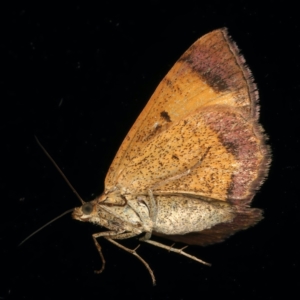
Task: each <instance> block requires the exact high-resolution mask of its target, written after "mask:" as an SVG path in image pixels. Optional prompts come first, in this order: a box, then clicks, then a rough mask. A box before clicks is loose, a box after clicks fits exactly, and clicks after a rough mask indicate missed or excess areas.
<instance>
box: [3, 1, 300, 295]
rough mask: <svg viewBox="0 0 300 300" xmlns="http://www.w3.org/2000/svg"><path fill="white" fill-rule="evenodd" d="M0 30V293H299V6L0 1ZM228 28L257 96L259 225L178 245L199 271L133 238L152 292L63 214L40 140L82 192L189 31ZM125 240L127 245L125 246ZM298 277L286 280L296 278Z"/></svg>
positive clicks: (67, 198)
mask: <svg viewBox="0 0 300 300" xmlns="http://www.w3.org/2000/svg"><path fill="white" fill-rule="evenodd" d="M0 19H1V28H0V30H1V36H0V60H1V65H0V74H1V78H0V99H1V102H0V114H1V115H0V120H1V123H0V130H1V131H0V133H1V152H2V154H1V169H0V170H1V173H0V174H1V178H0V179H1V182H0V188H1V194H0V199H1V200H0V201H1V208H0V220H1V221H0V222H1V224H0V226H1V227H0V243H1V244H0V247H1V248H0V250H1V252H0V264H1V265H0V276H1V281H0V299H57V298H66V297H68V298H70V299H71V298H72V299H120V298H121V297H122V298H124V299H129V298H131V299H135V298H136V299H192V298H193V299H194V298H198V299H200V298H201V299H204V298H207V297H209V298H214V297H230V298H231V299H254V298H255V299H260V298H264V299H275V297H276V295H278V294H279V293H280V292H284V295H285V297H286V298H290V295H292V294H293V293H296V294H299V293H298V287H297V285H298V284H299V278H297V277H296V275H297V274H298V276H299V247H298V246H297V239H298V238H299V204H298V201H299V159H298V157H299V150H300V149H299V124H298V123H299V102H300V101H299V99H300V93H299V91H300V83H299V72H300V64H299V52H300V29H299V25H300V22H299V16H298V8H297V7H296V6H293V5H290V4H289V2H288V1H276V2H275V1H260V2H255V1H231V3H228V1H209V2H203V1H195V2H192V1H183V2H181V3H179V2H178V3H177V4H176V3H175V2H171V1H170V2H167V1H148V2H144V3H143V2H142V1H141V2H140V3H139V4H138V3H134V4H133V3H132V2H127V1H124V2H121V3H116V2H111V4H108V3H106V1H101V2H99V3H98V4H97V5H87V4H86V5H84V4H78V3H77V4H70V5H68V6H67V5H55V4H47V5H46V4H43V5H36V4H35V5H32V6H30V5H28V4H26V5H25V4H24V5H20V6H17V5H15V7H13V6H11V7H2V9H1V18H0ZM224 26H226V27H228V29H229V33H230V35H231V36H232V38H233V39H234V41H235V42H236V43H237V44H238V46H239V48H240V49H241V50H242V53H243V55H244V56H245V59H246V61H247V63H248V65H249V67H250V69H251V70H252V72H253V75H254V77H255V80H256V82H257V85H258V88H259V91H260V104H261V116H260V121H261V123H262V124H263V126H264V128H265V130H266V132H267V133H268V135H269V137H270V141H269V143H270V145H271V147H272V152H273V162H272V166H271V169H270V174H269V178H268V180H267V181H266V182H265V184H264V185H263V187H262V188H261V190H260V191H259V192H258V193H257V195H256V197H255V200H254V203H253V206H255V207H260V208H263V209H264V211H265V219H264V220H263V221H262V222H260V223H259V224H258V225H257V226H255V227H253V228H251V229H249V230H247V231H244V232H241V233H238V234H236V235H235V236H233V237H231V238H230V239H228V240H226V241H225V242H223V243H221V244H218V245H214V246H210V247H206V248H200V247H189V248H188V251H189V252H190V253H192V254H194V255H197V256H198V257H200V258H202V259H204V260H206V261H209V262H211V263H212V267H206V266H202V265H200V264H198V263H196V262H194V261H190V260H189V259H187V258H184V257H181V256H179V255H176V254H173V253H168V252H167V251H165V250H163V249H156V248H154V247H152V246H151V245H146V244H142V245H141V247H140V248H139V250H138V252H139V254H140V255H141V256H143V257H144V258H145V259H146V260H147V262H148V263H149V264H150V266H151V267H152V268H153V270H154V272H155V275H156V279H157V286H155V287H153V286H152V284H151V279H150V276H149V274H148V273H147V271H146V269H145V268H144V266H143V265H142V264H141V263H140V262H139V261H138V260H137V259H136V258H135V257H133V256H131V255H130V254H128V253H125V252H124V251H123V250H121V249H118V248H116V247H115V246H114V245H112V244H110V243H108V242H106V241H103V240H101V245H102V247H103V253H104V255H105V258H106V261H107V265H106V270H105V271H104V273H103V274H101V275H95V274H94V273H93V270H94V269H96V268H99V267H100V266H101V262H100V259H99V257H98V253H97V251H96V249H95V247H94V244H93V241H92V238H91V234H92V233H94V232H97V231H98V230H99V228H97V227H96V226H94V225H90V224H83V223H80V222H77V221H74V220H73V219H71V216H70V215H66V216H64V217H63V218H62V219H60V220H58V221H56V222H55V223H53V224H51V225H50V226H48V227H47V228H45V229H44V230H43V231H41V232H40V233H38V234H37V235H35V236H34V237H32V238H31V239H30V240H28V241H27V242H26V243H25V244H23V245H22V246H21V247H17V245H18V243H20V242H21V241H22V240H23V239H24V238H25V237H26V236H28V235H29V234H31V233H32V232H33V231H35V230H36V229H37V228H39V227H40V226H42V225H44V224H45V223H46V222H48V221H49V220H51V219H52V218H54V217H56V216H57V215H59V214H61V213H62V212H64V211H65V210H67V209H70V208H72V207H75V206H79V205H80V203H79V201H78V199H77V198H76V197H75V196H74V194H73V193H72V191H71V190H70V189H69V188H68V186H67V185H66V183H65V182H64V181H63V179H62V178H61V176H60V175H59V174H58V172H57V171H56V170H55V169H54V167H53V165H52V164H51V162H50V161H49V160H48V159H47V157H46V156H45V155H44V153H43V152H42V151H41V149H40V148H39V146H38V145H37V143H36V141H35V139H34V135H36V136H38V137H39V139H40V141H41V142H42V144H43V145H44V147H45V148H46V149H47V150H48V151H49V152H50V154H51V155H52V156H53V158H54V159H55V160H56V162H57V163H58V165H59V166H60V167H61V168H62V169H63V171H64V172H65V174H66V176H67V177H68V178H69V180H70V181H71V183H72V184H73V185H74V187H75V188H76V189H77V191H78V192H79V194H80V195H81V196H82V197H83V198H84V199H85V200H91V199H92V198H94V197H95V195H98V194H100V193H101V192H102V190H103V182H104V178H105V175H106V171H107V169H108V167H109V165H110V163H111V161H112V159H113V157H114V155H115V153H116V151H117V150H118V147H119V146H120V144H121V142H122V140H123V138H124V137H125V135H126V133H127V132H128V130H129V129H130V127H131V125H132V124H133V122H134V121H135V119H136V117H137V116H138V114H139V113H140V112H141V110H142V109H143V107H144V106H145V104H146V102H147V100H148V99H149V97H150V96H151V94H152V92H153V91H154V89H155V87H156V86H157V84H158V83H159V82H160V80H161V79H162V78H163V76H164V75H165V74H166V73H167V71H168V70H169V69H170V68H171V67H172V65H173V64H174V62H175V61H176V60H177V59H178V58H179V56H180V55H181V54H182V53H183V52H184V51H185V50H186V49H187V48H188V47H189V46H190V45H191V44H192V43H193V42H194V41H195V40H196V39H197V38H199V37H200V36H202V35H203V34H205V33H208V32H209V31H211V30H213V29H217V28H220V27H224ZM125 244H126V245H127V246H128V247H132V248H133V247H135V246H136V245H138V241H137V240H135V239H132V240H131V241H126V242H125ZM297 279H298V280H297Z"/></svg>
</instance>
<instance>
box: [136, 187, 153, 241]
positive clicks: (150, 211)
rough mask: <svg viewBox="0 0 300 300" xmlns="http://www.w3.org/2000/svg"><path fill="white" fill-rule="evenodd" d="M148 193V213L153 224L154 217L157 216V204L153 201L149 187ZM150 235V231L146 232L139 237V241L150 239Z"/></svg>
mask: <svg viewBox="0 0 300 300" xmlns="http://www.w3.org/2000/svg"><path fill="white" fill-rule="evenodd" d="M148 195H149V199H150V203H149V215H150V219H151V221H152V222H153V224H155V223H156V218H157V205H156V201H155V198H154V196H153V192H152V190H151V189H149V190H148ZM151 235H152V232H146V234H145V235H144V236H143V237H141V238H140V241H145V240H150V238H151Z"/></svg>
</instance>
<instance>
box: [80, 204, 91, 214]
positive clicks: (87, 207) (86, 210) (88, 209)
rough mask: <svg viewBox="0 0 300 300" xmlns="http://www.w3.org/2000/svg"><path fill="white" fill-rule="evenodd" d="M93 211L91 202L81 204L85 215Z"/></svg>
mask: <svg viewBox="0 0 300 300" xmlns="http://www.w3.org/2000/svg"><path fill="white" fill-rule="evenodd" d="M92 211H93V205H92V204H91V203H85V204H83V205H82V212H83V213H84V214H85V215H90V214H91V213H92Z"/></svg>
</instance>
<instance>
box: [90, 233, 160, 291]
mask: <svg viewBox="0 0 300 300" xmlns="http://www.w3.org/2000/svg"><path fill="white" fill-rule="evenodd" d="M133 236H136V233H134V232H117V231H105V232H99V233H94V234H93V235H92V237H93V239H94V243H95V245H96V248H97V250H98V252H99V254H100V257H101V260H102V267H101V269H100V270H96V271H95V273H97V274H99V273H101V272H102V271H103V270H104V268H105V259H104V257H103V254H102V251H101V246H100V245H99V243H98V241H97V240H96V239H97V238H99V237H104V238H105V239H106V240H108V241H109V242H111V243H112V244H114V245H116V246H118V247H119V248H121V249H123V250H125V251H126V252H129V253H131V254H132V255H134V256H135V257H137V258H138V259H139V260H140V261H141V262H142V263H143V264H144V266H145V267H146V269H147V270H148V272H149V273H150V276H151V279H152V282H153V285H155V282H156V281H155V276H154V273H153V271H152V269H151V268H150V266H149V264H148V263H147V262H146V261H145V260H144V259H143V258H142V257H141V256H139V255H138V254H137V253H136V251H135V250H137V249H138V248H139V246H140V245H138V246H137V247H136V248H135V249H129V248H127V247H125V246H123V245H122V244H120V243H118V242H116V241H115V239H120V240H122V239H127V238H130V237H133Z"/></svg>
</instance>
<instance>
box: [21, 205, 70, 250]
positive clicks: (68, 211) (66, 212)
mask: <svg viewBox="0 0 300 300" xmlns="http://www.w3.org/2000/svg"><path fill="white" fill-rule="evenodd" d="M73 210H74V208H71V209H68V210H67V211H65V212H64V213H62V214H61V215H59V216H58V217H55V218H54V219H52V220H51V221H49V222H48V223H46V224H45V225H43V226H42V227H40V228H39V229H38V230H36V231H34V232H33V233H32V234H30V235H29V236H28V237H27V238H25V239H24V240H23V241H22V242H21V243H20V244H19V245H18V246H21V245H22V244H24V243H25V242H26V241H27V240H28V239H30V238H31V237H32V236H33V235H35V234H36V233H38V232H39V231H41V230H42V229H44V228H45V227H47V226H48V225H49V224H51V223H53V222H54V221H56V220H57V219H59V218H61V217H62V216H64V215H66V214H68V213H70V212H71V211H73Z"/></svg>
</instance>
